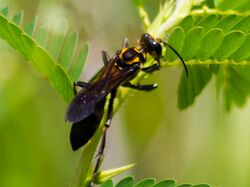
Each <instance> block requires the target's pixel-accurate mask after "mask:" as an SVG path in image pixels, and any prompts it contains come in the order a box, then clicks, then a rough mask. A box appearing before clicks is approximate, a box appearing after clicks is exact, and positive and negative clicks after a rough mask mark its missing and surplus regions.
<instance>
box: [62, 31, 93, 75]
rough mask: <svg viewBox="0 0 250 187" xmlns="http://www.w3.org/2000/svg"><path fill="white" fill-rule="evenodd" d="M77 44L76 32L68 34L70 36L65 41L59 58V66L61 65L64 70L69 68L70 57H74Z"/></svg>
mask: <svg viewBox="0 0 250 187" xmlns="http://www.w3.org/2000/svg"><path fill="white" fill-rule="evenodd" d="M77 42H78V35H77V32H72V33H70V35H69V36H68V37H67V38H66V40H65V44H64V47H63V50H62V56H61V58H60V64H62V66H63V67H64V68H65V69H68V68H69V65H70V62H71V60H72V56H73V55H74V52H75V49H76V46H77ZM85 50H86V49H85ZM87 52H88V51H87ZM80 70H81V69H80Z"/></svg>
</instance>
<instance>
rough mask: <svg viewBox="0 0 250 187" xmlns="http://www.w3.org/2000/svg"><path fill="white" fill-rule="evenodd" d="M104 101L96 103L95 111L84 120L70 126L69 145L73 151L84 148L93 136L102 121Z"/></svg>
mask: <svg viewBox="0 0 250 187" xmlns="http://www.w3.org/2000/svg"><path fill="white" fill-rule="evenodd" d="M105 101H106V99H105V98H104V99H102V100H101V101H100V102H98V103H97V105H96V109H95V111H94V112H93V113H92V114H90V115H89V116H88V117H87V118H85V119H84V120H81V121H79V122H77V123H73V124H72V128H71V131H70V143H71V147H72V149H73V151H75V150H77V149H79V148H80V147H82V146H84V145H85V144H86V143H87V142H88V141H89V140H90V139H91V138H92V136H93V135H94V134H95V132H96V130H97V129H98V127H99V125H100V122H101V120H102V116H103V111H104V105H105Z"/></svg>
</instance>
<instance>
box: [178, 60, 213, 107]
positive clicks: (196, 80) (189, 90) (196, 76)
mask: <svg viewBox="0 0 250 187" xmlns="http://www.w3.org/2000/svg"><path fill="white" fill-rule="evenodd" d="M215 70H216V66H212V65H211V66H209V67H204V66H202V65H195V66H192V68H189V77H186V75H185V73H182V76H181V80H180V83H179V88H178V107H179V108H180V109H185V108H187V107H188V106H190V105H192V104H193V103H194V100H195V98H196V96H198V95H199V94H200V93H201V91H202V90H203V88H204V87H205V86H206V84H207V83H208V82H209V80H210V79H211V76H212V74H213V72H214V71H215Z"/></svg>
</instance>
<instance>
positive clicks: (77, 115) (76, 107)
mask: <svg viewBox="0 0 250 187" xmlns="http://www.w3.org/2000/svg"><path fill="white" fill-rule="evenodd" d="M94 96H95V92H94V90H84V91H83V92H80V93H79V94H78V95H76V96H75V97H74V99H73V100H72V101H71V103H70V105H69V107H68V109H67V112H66V116H65V121H69V122H71V123H76V122H79V121H81V120H83V119H85V118H86V117H88V116H89V115H90V114H91V113H93V112H94V110H95V105H96V100H95V97H94Z"/></svg>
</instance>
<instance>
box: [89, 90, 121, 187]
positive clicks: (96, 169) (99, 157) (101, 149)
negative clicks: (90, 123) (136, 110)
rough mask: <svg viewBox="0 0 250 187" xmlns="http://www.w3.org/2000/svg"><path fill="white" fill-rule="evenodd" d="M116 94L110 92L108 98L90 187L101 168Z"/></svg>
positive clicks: (114, 91)
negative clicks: (104, 121) (106, 111)
mask: <svg viewBox="0 0 250 187" xmlns="http://www.w3.org/2000/svg"><path fill="white" fill-rule="evenodd" d="M116 92H117V89H114V90H113V91H112V92H111V96H110V99H109V105H108V113H107V120H106V123H105V126H104V130H103V135H102V139H101V143H100V146H99V149H98V153H97V160H96V164H95V167H94V173H93V179H92V181H91V183H90V186H93V185H94V183H95V181H96V178H97V175H98V172H99V169H100V167H101V164H102V161H103V158H104V149H105V145H106V133H107V130H108V128H109V127H110V124H111V120H112V114H113V104H114V99H115V97H116Z"/></svg>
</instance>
